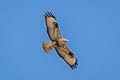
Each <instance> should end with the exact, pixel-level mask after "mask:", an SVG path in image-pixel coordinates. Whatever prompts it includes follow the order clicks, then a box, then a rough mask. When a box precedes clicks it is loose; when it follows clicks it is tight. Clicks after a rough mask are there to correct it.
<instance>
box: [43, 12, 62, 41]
mask: <svg viewBox="0 0 120 80" xmlns="http://www.w3.org/2000/svg"><path fill="white" fill-rule="evenodd" d="M45 23H46V27H47V33H48V36H49V38H50V40H51V41H55V40H57V39H60V38H62V36H61V33H60V29H59V26H58V23H57V20H56V18H55V16H54V15H53V14H52V13H51V12H46V13H45Z"/></svg>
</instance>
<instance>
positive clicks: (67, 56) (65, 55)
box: [55, 45, 78, 69]
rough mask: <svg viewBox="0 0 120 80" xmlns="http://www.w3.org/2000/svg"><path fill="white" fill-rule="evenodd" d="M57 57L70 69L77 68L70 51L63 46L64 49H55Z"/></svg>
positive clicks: (75, 60) (74, 58)
mask: <svg viewBox="0 0 120 80" xmlns="http://www.w3.org/2000/svg"><path fill="white" fill-rule="evenodd" d="M55 50H56V52H57V53H58V55H59V56H60V57H61V58H62V59H63V60H64V61H65V62H66V63H67V64H68V65H69V66H70V67H71V68H72V69H75V68H77V65H78V64H77V59H76V57H75V56H74V54H73V53H72V51H71V50H70V49H69V48H68V47H67V46H66V45H64V47H56V48H55Z"/></svg>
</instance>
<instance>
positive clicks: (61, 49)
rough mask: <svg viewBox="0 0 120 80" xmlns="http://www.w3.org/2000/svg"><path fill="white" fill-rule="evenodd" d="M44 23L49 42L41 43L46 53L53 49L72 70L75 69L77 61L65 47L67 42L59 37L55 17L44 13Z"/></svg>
mask: <svg viewBox="0 0 120 80" xmlns="http://www.w3.org/2000/svg"><path fill="white" fill-rule="evenodd" d="M44 16H45V23H46V28H47V34H48V36H49V38H50V40H51V42H43V43H42V46H43V49H44V51H45V52H46V53H49V52H50V51H51V50H52V49H53V48H55V50H56V52H57V53H58V55H59V56H60V57H61V58H62V59H63V60H64V61H65V62H66V63H67V64H68V65H69V66H70V67H71V68H72V69H75V68H77V65H78V64H77V59H76V57H75V56H74V54H73V53H72V51H71V50H70V49H69V48H68V47H67V45H66V43H67V42H68V41H69V40H67V39H64V38H63V37H62V36H61V33H60V29H59V25H58V23H57V20H56V18H55V16H54V15H53V14H52V13H51V12H46V13H45V15H44Z"/></svg>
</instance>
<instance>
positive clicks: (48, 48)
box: [42, 42, 53, 53]
mask: <svg viewBox="0 0 120 80" xmlns="http://www.w3.org/2000/svg"><path fill="white" fill-rule="evenodd" d="M50 44H51V43H50V42H43V43H42V47H43V49H44V51H45V52H46V53H49V52H50V51H51V50H52V49H53V47H49V46H48V45H50Z"/></svg>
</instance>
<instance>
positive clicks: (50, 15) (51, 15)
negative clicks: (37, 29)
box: [44, 11, 56, 19]
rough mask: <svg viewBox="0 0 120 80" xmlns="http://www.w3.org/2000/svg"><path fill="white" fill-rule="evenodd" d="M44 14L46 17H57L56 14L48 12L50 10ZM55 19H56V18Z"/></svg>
mask: <svg viewBox="0 0 120 80" xmlns="http://www.w3.org/2000/svg"><path fill="white" fill-rule="evenodd" d="M44 16H45V18H46V17H53V18H55V16H54V15H53V14H52V13H51V12H48V11H47V12H45V15H44ZM55 19H56V18H55Z"/></svg>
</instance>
